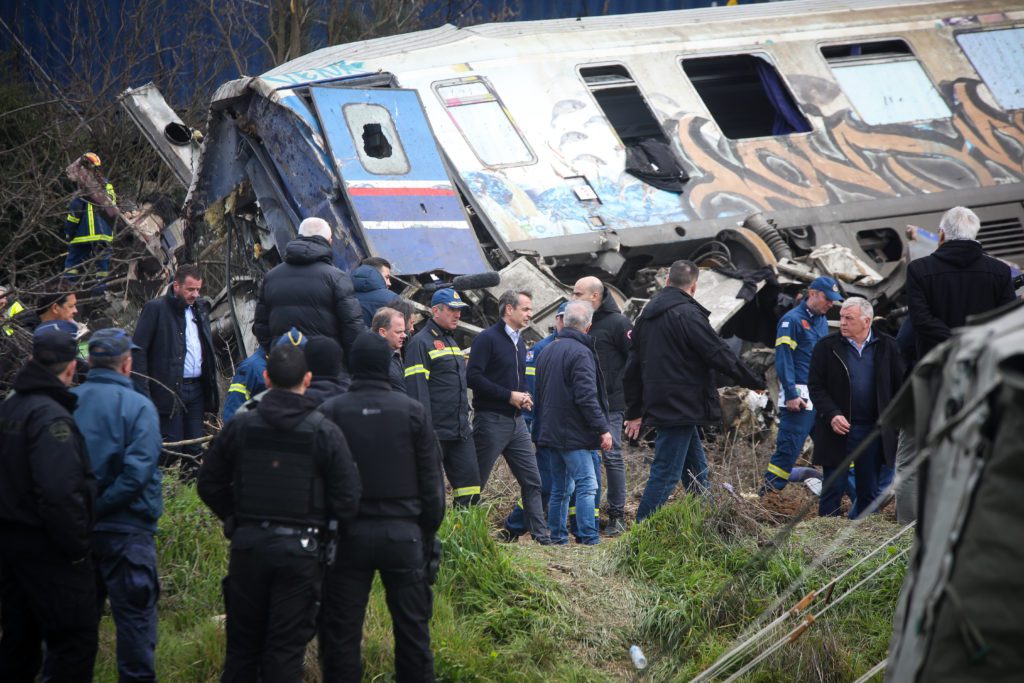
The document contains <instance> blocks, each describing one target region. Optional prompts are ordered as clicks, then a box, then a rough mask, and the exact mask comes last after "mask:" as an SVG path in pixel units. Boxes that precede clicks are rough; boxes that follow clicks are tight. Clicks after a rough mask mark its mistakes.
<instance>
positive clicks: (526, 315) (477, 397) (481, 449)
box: [466, 289, 549, 543]
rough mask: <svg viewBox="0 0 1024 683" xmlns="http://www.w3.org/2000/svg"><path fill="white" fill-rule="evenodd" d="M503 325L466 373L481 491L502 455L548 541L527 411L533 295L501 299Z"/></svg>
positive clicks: (485, 340)
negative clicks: (526, 339)
mask: <svg viewBox="0 0 1024 683" xmlns="http://www.w3.org/2000/svg"><path fill="white" fill-rule="evenodd" d="M498 310H499V311H501V320H499V321H498V322H497V323H495V324H494V325H492V326H490V327H488V328H487V329H486V330H484V331H483V332H481V333H480V336H478V337H477V338H476V339H475V340H474V341H473V346H472V349H471V351H470V355H469V367H468V368H466V382H467V384H468V385H469V387H470V388H471V389H472V390H473V408H474V410H475V412H476V414H475V415H474V416H473V441H474V442H475V443H476V457H477V463H478V465H479V467H480V488H481V489H483V488H484V487H486V486H487V478H488V477H489V476H490V474H491V470H492V469H493V468H494V463H495V461H497V459H498V455H499V454H500V455H504V456H505V462H507V463H508V466H509V469H511V470H512V474H513V475H514V476H515V478H516V481H518V482H519V488H520V490H521V491H522V499H523V509H524V510H525V511H526V523H527V527H528V528H529V529H530V535H532V536H533V538H534V540H535V541H537V542H538V543H547V542H548V540H549V539H548V532H547V524H545V522H544V508H543V503H542V502H541V494H540V471H539V470H538V469H537V456H536V455H535V454H534V452H533V443H532V442H531V440H530V430H529V429H528V428H527V427H526V420H525V419H524V418H523V411H525V410H530V409H531V408H533V398H532V397H531V396H530V394H529V393H528V392H527V391H526V345H525V344H524V343H523V339H522V337H521V332H522V330H523V328H525V327H526V325H527V324H528V323H529V322H530V318H531V317H532V316H533V297H532V296H531V294H530V293H529V292H525V291H516V290H511V289H510V290H507V291H506V292H504V293H503V294H502V295H501V298H499V299H498Z"/></svg>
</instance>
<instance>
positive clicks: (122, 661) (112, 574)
mask: <svg viewBox="0 0 1024 683" xmlns="http://www.w3.org/2000/svg"><path fill="white" fill-rule="evenodd" d="M134 348H135V345H134V344H133V343H132V339H131V337H130V336H128V333H127V332H125V331H124V330H121V329H117V328H111V329H106V330H98V331H96V332H95V333H94V334H93V335H92V337H91V338H90V339H89V365H90V366H91V368H92V369H91V370H89V374H88V375H87V376H86V380H85V383H84V384H82V385H81V386H79V387H76V388H75V389H73V390H72V393H74V394H75V395H76V396H77V397H78V407H77V408H75V420H76V421H77V422H78V425H79V429H81V431H82V436H83V437H85V444H86V447H87V448H88V451H89V461H90V463H91V464H92V469H93V472H95V473H96V479H97V480H98V483H99V496H98V497H97V498H96V528H95V531H94V532H93V535H92V552H93V561H94V562H95V563H96V569H97V573H98V574H99V577H100V580H99V581H98V582H97V586H98V589H99V590H100V595H99V596H98V597H99V598H100V599H101V602H102V599H103V598H104V597H105V594H109V596H110V611H111V613H112V614H113V617H114V625H115V626H116V627H117V670H118V675H119V677H120V678H121V680H123V681H145V680H154V681H155V680H156V666H155V657H154V655H155V653H156V624H157V616H156V601H157V596H158V595H159V594H160V583H159V579H158V574H157V568H156V542H155V540H154V534H156V525H157V520H158V519H159V518H160V515H161V514H162V513H163V493H162V492H161V489H160V468H159V467H158V466H157V461H158V459H159V457H160V420H159V418H158V417H157V412H156V408H155V407H154V406H153V402H152V401H150V400H149V399H147V398H146V397H145V396H143V395H142V394H139V393H138V392H136V391H135V389H133V388H132V380H131V374H132V350H133V349H134Z"/></svg>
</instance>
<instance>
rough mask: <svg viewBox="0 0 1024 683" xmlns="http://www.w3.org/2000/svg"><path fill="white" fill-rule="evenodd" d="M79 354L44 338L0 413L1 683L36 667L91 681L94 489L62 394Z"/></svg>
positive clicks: (65, 339) (50, 334) (55, 338)
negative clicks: (44, 646)
mask: <svg viewBox="0 0 1024 683" xmlns="http://www.w3.org/2000/svg"><path fill="white" fill-rule="evenodd" d="M77 353H78V349H77V347H76V344H75V340H74V338H73V337H72V336H71V335H70V334H68V333H67V332H63V331H60V330H57V329H52V328H44V329H43V330H41V331H40V332H39V333H38V334H36V335H34V337H33V343H32V360H30V361H29V362H28V363H27V364H26V365H25V366H24V367H23V368H22V369H21V371H20V372H19V373H18V375H17V376H16V377H15V379H14V393H13V394H11V395H10V396H9V397H8V398H7V399H6V400H5V401H3V403H0V605H2V610H0V611H2V622H0V629H2V633H3V635H2V636H0V681H5V682H8V681H9V682H12V683H21V682H22V681H25V682H26V683H29V682H31V681H34V680H35V677H36V674H37V673H38V672H39V668H40V666H41V665H42V667H43V680H53V681H72V682H74V681H91V680H92V670H93V663H94V662H95V660H96V648H97V629H98V627H99V614H98V611H97V605H96V583H95V582H96V576H95V574H94V570H93V566H92V561H91V560H90V557H89V532H90V530H91V529H92V525H93V521H94V517H93V501H94V499H95V495H96V481H95V479H94V478H93V475H92V470H91V469H90V467H89V458H88V456H87V455H86V451H85V442H84V440H83V439H82V435H81V434H80V433H79V431H78V428H77V427H76V426H75V421H74V419H73V417H72V413H73V412H74V410H75V403H76V399H75V396H74V394H72V393H71V392H70V391H68V385H69V384H70V383H71V378H72V377H73V376H74V374H75V356H76V355H77ZM42 643H46V659H45V662H44V661H43V654H42V647H41V646H42Z"/></svg>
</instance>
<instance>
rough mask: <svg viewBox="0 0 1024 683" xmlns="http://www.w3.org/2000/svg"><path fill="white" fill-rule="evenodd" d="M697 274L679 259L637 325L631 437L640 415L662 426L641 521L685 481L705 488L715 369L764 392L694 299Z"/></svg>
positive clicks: (629, 401) (717, 411) (628, 386)
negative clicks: (702, 429) (705, 438)
mask: <svg viewBox="0 0 1024 683" xmlns="http://www.w3.org/2000/svg"><path fill="white" fill-rule="evenodd" d="M699 275H700V269H699V268H697V266H696V264H694V263H693V262H692V261H676V262H675V263H673V264H672V267H671V268H670V269H669V273H668V285H667V286H666V287H665V289H663V290H661V291H660V292H658V293H657V294H656V295H655V296H654V298H653V299H651V300H650V301H649V302H648V303H647V306H645V307H644V310H643V312H642V313H641V314H640V317H639V318H637V321H636V327H635V328H634V329H633V348H632V351H631V352H630V356H629V362H628V363H627V364H626V371H625V376H624V378H623V382H624V384H625V392H626V420H627V423H626V435H627V436H629V437H630V438H635V437H636V436H637V435H638V434H639V432H640V422H641V419H642V420H643V423H644V424H645V425H647V426H648V427H657V429H658V437H657V440H656V441H655V445H654V462H653V463H651V474H650V478H649V479H648V480H647V486H646V488H645V489H644V495H643V498H642V499H641V501H640V507H639V508H637V511H636V518H637V521H642V520H643V519H645V518H646V517H647V516H649V515H651V514H652V513H653V512H654V511H655V510H657V509H658V508H659V507H661V506H662V505H664V504H665V501H667V500H668V497H669V496H670V495H671V494H672V492H673V491H674V490H675V488H676V484H678V483H679V482H680V480H681V479H682V480H683V483H685V484H686V488H687V489H694V488H696V489H697V490H703V489H706V488H707V486H708V475H707V460H706V459H705V457H704V448H703V446H702V445H701V443H700V436H699V435H698V434H697V426H698V425H717V424H719V423H720V422H721V420H722V412H721V407H720V405H719V402H718V389H717V387H718V382H717V381H716V379H717V378H716V376H715V375H716V373H723V374H725V375H728V376H729V377H731V378H732V379H733V380H734V381H735V382H736V383H737V384H740V385H742V386H745V387H749V388H751V389H764V382H763V381H761V380H760V379H758V378H757V377H755V376H754V374H753V373H752V372H751V371H750V370H749V369H748V368H747V367H746V366H745V365H744V364H743V363H742V362H741V361H740V359H739V358H737V357H736V354H734V353H733V352H732V351H731V350H730V349H729V347H728V346H726V344H725V342H724V341H722V338H721V337H719V336H718V335H717V334H715V330H714V329H713V328H712V327H711V323H709V322H708V316H709V315H710V313H709V312H708V310H707V309H706V308H704V307H703V306H701V305H700V304H699V303H697V301H696V299H694V298H693V295H694V294H695V293H696V292H697V278H698V276H699ZM684 472H685V474H684Z"/></svg>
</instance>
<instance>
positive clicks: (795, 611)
mask: <svg viewBox="0 0 1024 683" xmlns="http://www.w3.org/2000/svg"><path fill="white" fill-rule="evenodd" d="M874 504H875V502H874V501H873V502H872V505H874ZM859 523H860V520H857V521H855V522H854V524H853V525H852V526H851V527H850V528H849V529H848V530H847V531H846V532H845V533H844V534H843V535H841V536H840V537H839V538H837V540H836V541H835V542H833V546H832V547H833V548H834V547H835V546H837V545H838V544H839V543H840V542H841V540H842V539H843V536H845V535H849V534H850V533H852V530H853V529H854V528H855V527H856V525H858V524H859ZM914 526H915V522H911V523H910V524H907V525H906V526H904V527H903V528H902V529H900V530H899V531H898V532H896V533H895V534H893V535H892V536H890V537H889V538H887V539H886V540H885V541H883V542H882V543H881V544H880V545H878V546H877V547H876V548H875V549H874V550H872V551H871V552H870V553H868V554H867V555H864V556H863V557H861V558H860V559H859V560H857V562H855V563H854V564H852V565H850V566H849V567H847V568H846V569H845V570H844V571H842V572H841V573H840V574H839V575H838V576H836V577H835V578H833V579H831V580H830V581H829V582H828V583H826V584H824V585H822V586H821V587H820V588H818V589H816V590H812V591H810V592H808V593H807V594H806V595H804V596H803V597H802V598H801V599H800V600H799V601H798V602H797V603H796V604H795V605H793V607H791V608H790V609H788V610H787V611H786V612H784V613H783V614H781V615H780V616H778V617H776V618H775V619H774V620H772V621H771V623H769V624H768V625H766V626H764V627H762V628H761V629H760V630H759V631H758V632H757V633H755V634H753V635H752V636H750V637H748V638H747V639H746V640H744V641H742V642H741V643H740V644H739V645H736V646H735V647H733V649H731V650H729V651H728V652H726V653H725V654H723V655H721V656H720V657H719V658H718V659H717V660H715V662H714V663H713V664H712V665H711V666H710V667H708V668H707V669H705V670H704V671H702V672H701V673H700V674H698V675H697V676H696V678H694V679H693V683H698V682H701V681H709V680H712V678H713V677H714V676H716V675H718V674H719V673H720V672H722V671H723V670H725V669H727V668H729V666H731V665H732V664H733V663H734V662H735V661H736V660H737V659H738V658H739V657H740V656H742V655H743V654H745V653H746V652H747V651H748V650H750V649H751V648H752V647H753V646H754V645H756V644H757V641H759V640H762V639H764V638H765V637H767V635H768V634H769V633H771V632H772V631H773V630H775V629H776V628H777V627H778V626H780V625H781V624H782V623H783V622H785V621H786V620H787V619H790V618H796V617H798V616H800V614H802V613H803V612H804V611H806V610H807V608H808V607H809V606H810V605H811V603H813V602H814V600H815V599H816V598H817V597H818V596H819V595H821V594H822V593H824V592H825V591H826V590H830V589H832V588H834V587H835V586H836V585H837V584H838V583H839V582H840V581H842V580H843V579H844V578H846V577H847V576H849V575H850V574H851V573H852V572H853V571H854V570H855V569H856V568H857V567H859V566H861V565H862V564H864V563H865V562H867V561H868V560H869V559H871V558H872V557H874V556H875V555H876V554H877V553H878V552H879V551H880V550H882V549H883V548H885V547H887V546H888V545H889V544H891V543H892V542H894V541H895V540H896V539H898V538H899V537H900V536H902V535H903V534H905V533H906V532H907V531H909V530H910V529H913V528H914ZM832 552H833V550H832V548H830V549H828V550H826V552H825V553H823V554H822V555H820V556H819V557H818V558H816V559H815V561H814V562H813V563H812V564H811V565H810V566H809V567H808V568H807V569H805V570H804V573H803V575H801V576H800V578H798V579H797V580H796V581H794V582H793V583H791V584H790V588H788V589H787V592H786V593H784V594H783V595H782V596H781V597H780V598H779V599H777V600H776V601H775V602H774V603H773V604H772V605H771V606H770V607H768V609H767V610H765V611H764V612H762V614H761V616H760V617H758V621H759V620H760V619H762V618H763V616H764V614H770V613H771V612H774V611H775V610H776V609H778V607H779V606H780V605H781V604H782V602H783V601H784V600H785V599H786V598H787V597H789V595H790V594H791V593H792V592H793V588H794V587H795V586H798V585H801V584H802V583H803V582H804V580H805V578H806V576H807V575H809V574H810V573H812V572H814V571H816V570H817V569H818V568H819V567H820V566H821V565H822V564H823V563H824V561H825V559H826V558H827V557H828V555H830V554H831V553H832Z"/></svg>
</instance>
